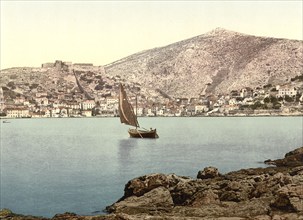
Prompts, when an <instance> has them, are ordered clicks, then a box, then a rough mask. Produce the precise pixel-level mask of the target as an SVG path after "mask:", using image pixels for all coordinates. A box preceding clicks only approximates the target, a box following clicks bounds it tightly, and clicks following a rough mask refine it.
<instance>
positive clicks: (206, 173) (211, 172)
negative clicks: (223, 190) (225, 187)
mask: <svg viewBox="0 0 303 220" xmlns="http://www.w3.org/2000/svg"><path fill="white" fill-rule="evenodd" d="M219 176H220V174H219V171H218V169H217V168H216V167H206V168H204V169H203V170H200V171H199V172H198V175H197V179H210V178H215V177H219Z"/></svg>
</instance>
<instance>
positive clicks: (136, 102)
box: [136, 93, 138, 129]
mask: <svg viewBox="0 0 303 220" xmlns="http://www.w3.org/2000/svg"><path fill="white" fill-rule="evenodd" d="M137 113H138V95H137V93H136V118H137V117H138V114H137ZM136 129H137V125H136Z"/></svg>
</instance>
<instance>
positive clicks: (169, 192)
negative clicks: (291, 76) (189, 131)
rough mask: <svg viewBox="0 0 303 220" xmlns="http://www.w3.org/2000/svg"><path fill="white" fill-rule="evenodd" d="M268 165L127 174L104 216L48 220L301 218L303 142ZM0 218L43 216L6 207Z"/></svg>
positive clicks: (39, 219) (28, 219) (59, 216)
mask: <svg viewBox="0 0 303 220" xmlns="http://www.w3.org/2000/svg"><path fill="white" fill-rule="evenodd" d="M265 163H267V164H269V165H273V166H270V167H267V168H251V169H242V170H239V171H234V172H230V173H227V174H221V173H220V172H219V171H218V170H217V168H215V167H206V168H204V169H203V170H201V171H199V172H198V174H197V178H196V179H193V178H189V177H184V176H178V175H175V174H169V175H166V174H160V173H156V174H150V175H145V176H141V177H138V178H135V179H132V180H130V181H129V182H128V183H127V184H126V185H125V189H124V196H123V197H122V198H120V199H119V200H118V201H117V202H116V203H114V204H112V205H110V206H108V207H107V208H106V209H107V211H108V212H109V214H108V215H104V216H80V215H76V214H74V213H64V214H57V215H55V216H54V217H53V218H51V219H52V220H63V219H73V220H118V219H119V220H139V219H140V220H141V219H151V220H156V219H167V220H172V219H174V220H181V219H189V220H196V219H205V220H210V219H221V220H242V219H256V220H299V219H300V220H303V147H301V148H298V149H296V150H293V151H291V152H289V153H287V154H286V155H285V157H284V158H283V159H278V160H267V161H265ZM0 219H10V220H19V219H20V220H21V219H24V220H25V219H26V220H31V219H33V220H34V219H35V220H47V219H48V218H43V217H34V216H23V215H18V214H14V213H12V212H11V211H10V210H7V209H4V210H1V212H0Z"/></svg>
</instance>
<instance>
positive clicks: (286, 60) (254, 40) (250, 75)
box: [104, 28, 303, 97]
mask: <svg viewBox="0 0 303 220" xmlns="http://www.w3.org/2000/svg"><path fill="white" fill-rule="evenodd" d="M302 54H303V48H302V41H299V40H288V39H282V38H269V37H256V36H252V35H247V34H242V33H239V32H234V31H229V30H226V29H222V28H216V29H214V30H212V31H210V32H207V33H205V34H202V35H198V36H195V37H193V38H189V39H185V40H182V41H179V42H176V43H173V44H169V45H167V46H163V47H156V48H153V49H150V50H144V51H141V52H138V53H135V54H132V55H130V56H127V57H125V58H122V59H120V60H117V61H115V62H113V63H110V64H107V65H105V66H104V68H105V72H106V73H107V74H108V75H110V76H114V75H120V76H122V77H124V78H125V79H127V80H129V81H131V82H140V83H141V84H143V85H144V86H146V87H149V85H151V84H152V82H157V84H156V86H155V85H152V87H155V88H156V89H160V90H161V91H163V92H165V93H166V94H168V95H169V96H172V97H182V96H183V97H196V96H199V95H203V92H202V91H204V92H205V93H216V94H219V93H225V92H228V91H231V90H233V89H240V88H241V87H247V86H253V87H257V86H262V85H264V83H283V81H286V80H289V79H290V78H291V77H294V76H296V75H299V74H300V73H301V72H300V70H302V67H303V63H302V57H303V56H302ZM180 82H181V83H180ZM194 85H196V86H195V87H196V89H193V88H192V87H193V86H194Z"/></svg>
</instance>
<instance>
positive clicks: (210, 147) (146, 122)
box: [0, 117, 303, 217]
mask: <svg viewBox="0 0 303 220" xmlns="http://www.w3.org/2000/svg"><path fill="white" fill-rule="evenodd" d="M2 121H3V120H1V125H0V126H1V176H0V177H1V185H0V189H1V191H0V196H1V204H0V208H9V209H11V210H13V211H14V212H16V213H20V214H31V215H39V216H45V217H52V216H53V215H55V214H56V213H64V212H67V211H68V212H75V213H77V214H85V215H92V214H94V213H96V212H98V211H99V212H100V211H101V212H102V210H103V209H104V208H105V206H107V205H110V204H111V203H113V202H115V201H116V200H117V199H119V198H120V197H121V196H122V195H123V189H124V185H125V184H126V183H127V181H128V180H130V179H132V178H135V177H138V176H140V175H144V174H149V173H155V172H161V173H165V174H169V173H176V174H178V175H185V176H191V177H196V175H197V173H198V171H199V170H201V169H203V168H204V167H206V166H215V167H217V168H219V171H220V172H221V173H226V172H229V171H232V170H237V169H241V168H249V167H264V166H265V165H264V164H263V163H262V161H264V160H266V159H269V158H271V159H275V158H281V157H283V156H284V154H285V153H286V152H288V151H290V150H293V149H294V148H297V147H300V146H303V137H302V132H303V131H302V130H303V128H302V127H303V117H240V118H239V117H237V118H236V117H225V118H217V117H202V118H139V121H140V122H141V124H142V126H143V127H146V128H149V127H151V126H152V127H156V128H157V130H158V134H159V136H160V138H159V139H155V140H148V139H144V140H143V139H132V138H129V137H128V134H127V129H128V127H127V126H125V125H122V124H120V121H119V119H118V118H86V119H84V118H79V119H70V118H69V119H19V120H17V119H16V120H9V121H10V122H11V123H2Z"/></svg>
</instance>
